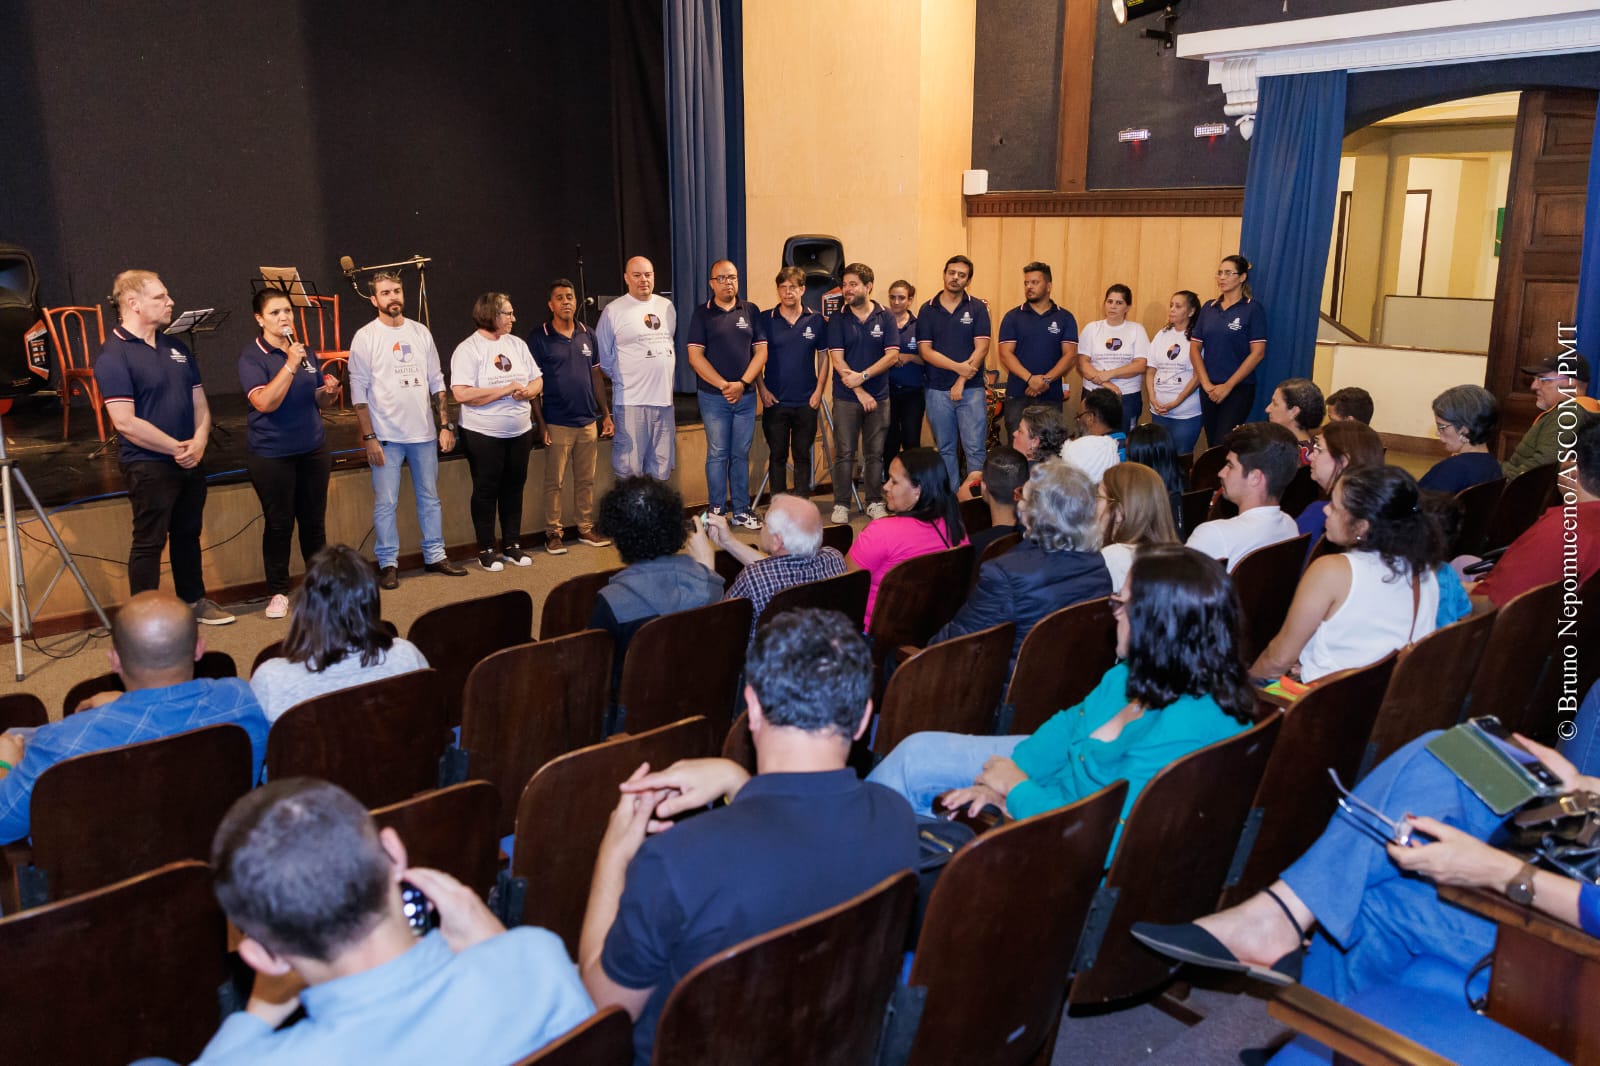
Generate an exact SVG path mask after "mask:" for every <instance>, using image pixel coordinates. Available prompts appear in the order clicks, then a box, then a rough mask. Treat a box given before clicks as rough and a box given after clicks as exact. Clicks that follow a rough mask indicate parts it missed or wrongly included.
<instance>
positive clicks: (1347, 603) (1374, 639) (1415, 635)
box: [1250, 423, 1445, 681]
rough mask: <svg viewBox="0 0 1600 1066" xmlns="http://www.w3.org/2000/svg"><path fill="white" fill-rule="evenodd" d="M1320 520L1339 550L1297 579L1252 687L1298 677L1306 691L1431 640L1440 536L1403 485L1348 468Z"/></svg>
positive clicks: (1392, 469) (1392, 472) (1395, 472)
mask: <svg viewBox="0 0 1600 1066" xmlns="http://www.w3.org/2000/svg"><path fill="white" fill-rule="evenodd" d="M1341 424H1342V423H1341ZM1327 517H1328V526H1327V531H1326V534H1325V535H1326V536H1327V538H1328V539H1329V540H1331V541H1333V542H1334V543H1335V544H1339V545H1342V546H1343V547H1345V548H1346V549H1347V550H1346V551H1345V552H1344V553H1343V554H1340V555H1324V556H1323V557H1321V558H1320V559H1317V560H1316V561H1314V562H1313V563H1312V564H1311V565H1310V566H1309V567H1308V568H1307V569H1306V572H1305V574H1304V575H1303V576H1302V577H1301V578H1300V585H1299V587H1297V588H1296V589H1295V593H1294V602H1293V603H1291V604H1290V605H1289V616H1288V617H1287V618H1286V619H1284V623H1283V628H1282V629H1280V630H1278V635H1277V636H1275V637H1273V638H1272V643H1271V644H1268V645H1267V648H1266V650H1265V651H1263V652H1262V653H1261V655H1260V656H1259V657H1258V658H1257V659H1256V661H1255V665H1253V666H1252V667H1251V668H1250V673H1251V675H1252V676H1254V677H1258V678H1275V677H1279V676H1281V675H1283V674H1291V673H1294V672H1296V671H1298V674H1299V677H1300V680H1302V681H1315V680H1317V679H1318V678H1320V677H1324V676H1326V675H1328V674H1331V673H1333V672H1334V671H1336V670H1351V669H1354V668H1356V667H1358V666H1367V665H1369V664H1371V663H1375V662H1377V661H1378V660H1379V659H1381V658H1383V657H1384V656H1385V655H1388V654H1389V653H1390V652H1391V651H1394V650H1395V649H1397V648H1400V647H1403V646H1405V645H1407V644H1411V643H1414V642H1416V641H1418V640H1421V639H1422V638H1423V637H1425V636H1427V635H1428V634H1429V633H1432V632H1433V630H1434V627H1435V625H1436V621H1435V619H1436V616H1437V614H1438V609H1439V582H1438V578H1437V577H1436V576H1435V574H1434V568H1435V567H1437V566H1438V565H1439V563H1440V562H1442V561H1443V560H1444V554H1445V544H1444V534H1443V531H1442V530H1441V529H1440V528H1439V520H1438V519H1437V518H1436V517H1434V515H1433V514H1432V513H1431V512H1430V510H1429V509H1428V508H1427V507H1426V506H1424V501H1423V499H1422V494H1421V490H1420V489H1418V488H1417V483H1416V482H1415V481H1414V480H1412V477H1411V475H1410V474H1408V473H1406V472H1405V471H1404V470H1402V469H1400V468H1399V467H1398V466H1360V467H1352V468H1350V469H1349V470H1346V471H1345V473H1344V474H1343V475H1342V476H1341V477H1340V478H1339V480H1338V481H1336V482H1334V485H1333V497H1332V499H1330V500H1329V501H1328V512H1327Z"/></svg>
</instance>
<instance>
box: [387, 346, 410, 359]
mask: <svg viewBox="0 0 1600 1066" xmlns="http://www.w3.org/2000/svg"><path fill="white" fill-rule="evenodd" d="M389 350H390V351H391V352H392V353H393V354H394V357H395V358H396V359H397V360H399V361H400V362H402V363H409V362H411V355H412V353H411V345H409V344H407V343H405V342H404V341H395V342H394V347H393V348H391V349H389Z"/></svg>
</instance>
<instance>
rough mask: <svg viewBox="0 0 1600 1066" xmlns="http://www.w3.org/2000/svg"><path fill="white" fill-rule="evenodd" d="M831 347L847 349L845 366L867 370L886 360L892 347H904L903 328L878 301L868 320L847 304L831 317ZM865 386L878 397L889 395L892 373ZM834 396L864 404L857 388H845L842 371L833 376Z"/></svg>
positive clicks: (829, 328) (873, 378)
mask: <svg viewBox="0 0 1600 1066" xmlns="http://www.w3.org/2000/svg"><path fill="white" fill-rule="evenodd" d="M828 347H829V348H830V349H834V350H838V351H842V352H844V362H845V365H846V366H848V367H849V368H850V369H851V370H865V369H867V368H868V367H869V366H871V365H872V364H874V363H876V362H877V361H878V360H880V359H882V358H883V356H884V353H885V352H886V351H887V350H888V349H890V348H893V349H895V350H896V351H899V350H900V327H899V326H897V325H895V324H894V315H893V314H892V313H891V312H889V311H888V310H887V309H885V308H884V306H883V305H882V304H880V303H878V301H876V300H874V301H872V312H871V313H870V314H868V315H867V319H866V321H865V322H863V321H862V320H861V319H859V318H857V317H856V313H855V312H854V311H852V310H851V309H850V307H849V305H848V304H847V305H845V306H844V307H841V308H840V309H839V313H838V314H836V315H834V316H833V317H832V318H830V319H828ZM862 388H864V389H866V390H867V395H868V396H871V397H872V398H873V399H874V400H881V399H883V398H884V397H886V396H888V395H889V375H887V374H876V375H874V376H872V377H870V378H868V379H867V383H866V384H865V385H863V386H862ZM833 398H834V399H835V400H846V401H848V402H850V403H853V404H858V405H859V404H860V403H861V401H860V400H858V399H856V394H855V390H854V389H847V388H845V387H844V382H843V381H841V380H840V378H839V374H838V371H835V372H834V375H833Z"/></svg>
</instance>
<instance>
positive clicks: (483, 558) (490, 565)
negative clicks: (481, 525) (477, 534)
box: [429, 548, 505, 574]
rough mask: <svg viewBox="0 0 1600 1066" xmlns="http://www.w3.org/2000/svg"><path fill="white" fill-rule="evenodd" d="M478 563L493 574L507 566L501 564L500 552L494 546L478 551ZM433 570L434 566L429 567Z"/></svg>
mask: <svg viewBox="0 0 1600 1066" xmlns="http://www.w3.org/2000/svg"><path fill="white" fill-rule="evenodd" d="M478 565H479V566H481V567H483V568H484V569H485V570H487V571H489V573H491V574H498V573H499V572H500V571H502V570H504V569H505V567H504V566H501V565H500V553H499V552H497V551H495V550H494V549H493V548H485V549H483V551H481V552H479V553H478ZM429 569H430V570H431V569H432V567H429Z"/></svg>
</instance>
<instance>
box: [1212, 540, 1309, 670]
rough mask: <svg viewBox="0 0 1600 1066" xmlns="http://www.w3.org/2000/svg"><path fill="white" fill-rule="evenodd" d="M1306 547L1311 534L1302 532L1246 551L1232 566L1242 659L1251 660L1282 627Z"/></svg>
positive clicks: (1292, 600)
mask: <svg viewBox="0 0 1600 1066" xmlns="http://www.w3.org/2000/svg"><path fill="white" fill-rule="evenodd" d="M1310 546H1311V535H1310V534H1308V533H1302V534H1300V535H1299V536H1298V537H1291V538H1289V539H1288V540H1283V541H1279V542H1278V543H1276V544H1268V545H1267V546H1266V547H1264V548H1257V549H1256V550H1255V551H1253V552H1249V553H1247V554H1246V555H1245V557H1244V558H1242V559H1240V560H1239V565H1238V566H1235V567H1234V568H1233V575H1232V576H1233V587H1234V588H1235V589H1236V590H1237V591H1238V593H1239V614H1240V618H1239V622H1240V625H1239V654H1240V655H1242V656H1243V657H1244V661H1245V662H1247V663H1251V662H1254V661H1255V658H1256V656H1258V655H1260V654H1261V653H1262V652H1263V651H1265V650H1266V648H1267V645H1268V644H1270V643H1272V638H1273V637H1275V636H1277V635H1278V630H1280V629H1282V628H1283V622H1284V619H1286V618H1288V617H1289V605H1290V604H1291V603H1293V602H1294V593H1295V587H1296V586H1297V585H1298V584H1299V581H1300V569H1301V567H1302V566H1303V565H1304V563H1305V559H1306V549H1307V548H1309V547H1310Z"/></svg>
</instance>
